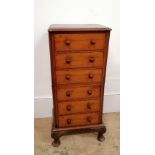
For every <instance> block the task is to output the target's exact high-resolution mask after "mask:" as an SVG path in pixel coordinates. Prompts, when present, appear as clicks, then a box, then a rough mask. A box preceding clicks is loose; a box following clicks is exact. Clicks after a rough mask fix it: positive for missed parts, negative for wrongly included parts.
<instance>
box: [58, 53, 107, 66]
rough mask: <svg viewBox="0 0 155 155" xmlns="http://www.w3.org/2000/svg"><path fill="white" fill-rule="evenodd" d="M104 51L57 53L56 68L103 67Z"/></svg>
mask: <svg viewBox="0 0 155 155" xmlns="http://www.w3.org/2000/svg"><path fill="white" fill-rule="evenodd" d="M103 54H104V53H103V52H91V53H66V54H57V55H56V56H55V57H56V68H57V69H64V68H78V67H103V64H104V62H105V57H104V56H103Z"/></svg>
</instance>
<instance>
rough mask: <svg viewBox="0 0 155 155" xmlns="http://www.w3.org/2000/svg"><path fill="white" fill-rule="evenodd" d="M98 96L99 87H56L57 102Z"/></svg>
mask: <svg viewBox="0 0 155 155" xmlns="http://www.w3.org/2000/svg"><path fill="white" fill-rule="evenodd" d="M99 96H100V86H82V87H72V88H69V87H64V88H62V87H58V88H57V100H58V101H69V100H76V99H84V98H94V97H95V98H96V97H99Z"/></svg>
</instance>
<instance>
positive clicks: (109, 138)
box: [34, 113, 120, 155]
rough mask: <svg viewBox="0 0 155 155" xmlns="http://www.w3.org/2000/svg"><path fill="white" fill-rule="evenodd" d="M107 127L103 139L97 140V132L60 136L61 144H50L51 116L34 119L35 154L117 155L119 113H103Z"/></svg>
mask: <svg viewBox="0 0 155 155" xmlns="http://www.w3.org/2000/svg"><path fill="white" fill-rule="evenodd" d="M103 117H104V122H105V125H106V128H107V132H106V133H105V134H104V135H105V141H103V142H99V141H98V140H97V139H96V137H97V133H86V134H78V135H67V136H63V137H61V145H60V146H59V147H53V146H52V145H51V143H52V139H51V137H50V133H51V118H38V119H35V120H34V139H35V144H34V150H35V155H119V152H120V151H119V147H120V142H119V140H120V114H119V113H106V114H104V116H103Z"/></svg>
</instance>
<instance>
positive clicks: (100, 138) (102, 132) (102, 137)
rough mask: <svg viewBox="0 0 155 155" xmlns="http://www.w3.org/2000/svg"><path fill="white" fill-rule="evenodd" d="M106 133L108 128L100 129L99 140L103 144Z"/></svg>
mask: <svg viewBox="0 0 155 155" xmlns="http://www.w3.org/2000/svg"><path fill="white" fill-rule="evenodd" d="M105 132H106V128H105V127H104V128H101V129H99V131H98V136H97V139H98V140H99V141H100V142H103V141H104V140H105V137H104V136H103V134H104V133H105Z"/></svg>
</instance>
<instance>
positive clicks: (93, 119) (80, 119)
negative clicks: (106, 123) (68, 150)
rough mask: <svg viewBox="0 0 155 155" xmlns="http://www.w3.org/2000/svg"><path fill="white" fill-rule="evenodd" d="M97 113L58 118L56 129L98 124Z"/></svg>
mask: <svg viewBox="0 0 155 155" xmlns="http://www.w3.org/2000/svg"><path fill="white" fill-rule="evenodd" d="M99 116H100V115H99V113H88V114H76V115H66V116H59V117H58V122H59V123H58V127H60V128H61V127H62V128H63V127H72V126H83V125H93V124H99V123H100V122H99Z"/></svg>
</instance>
